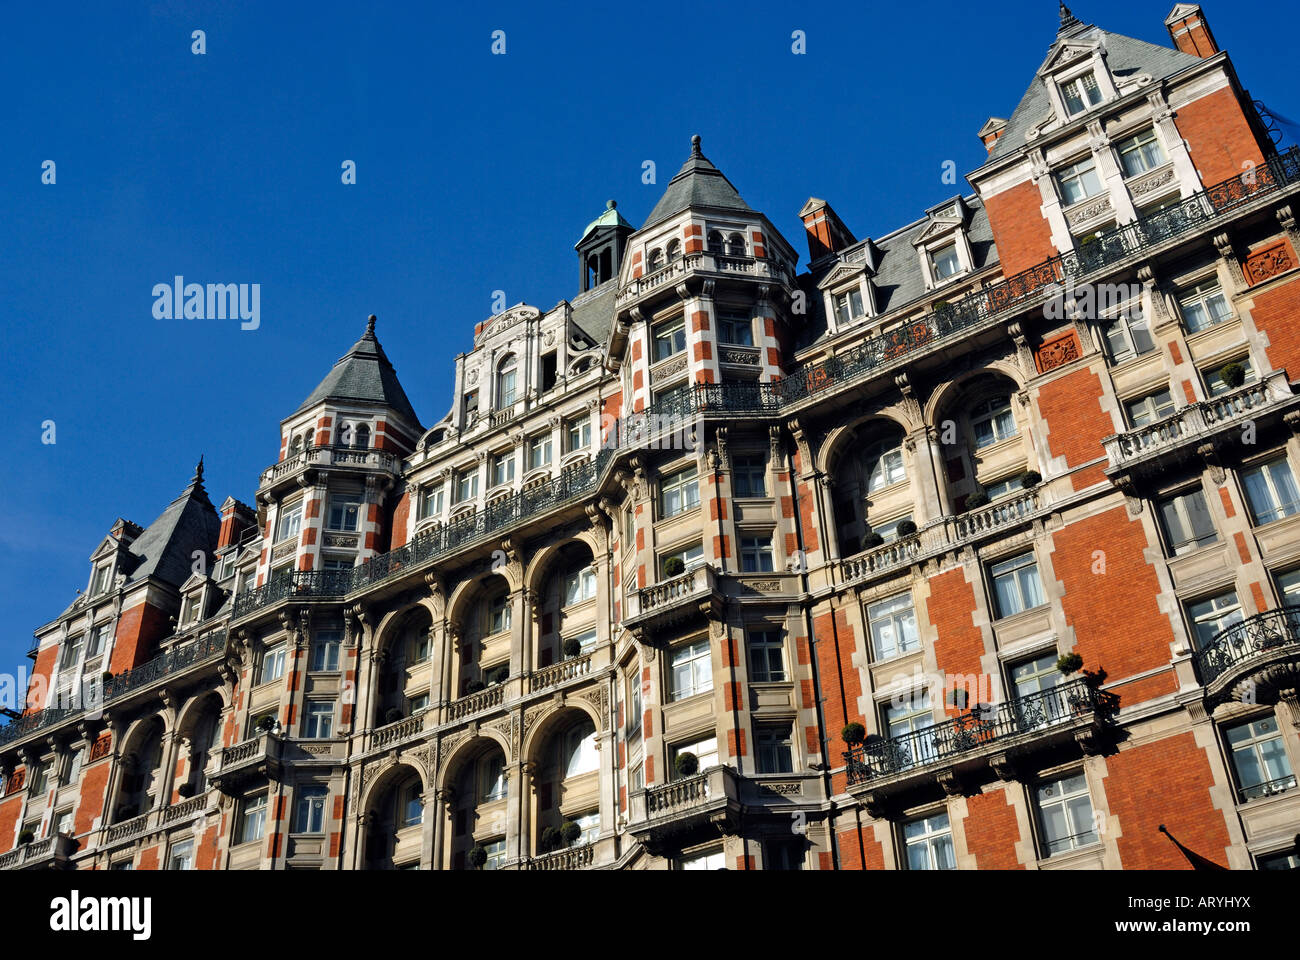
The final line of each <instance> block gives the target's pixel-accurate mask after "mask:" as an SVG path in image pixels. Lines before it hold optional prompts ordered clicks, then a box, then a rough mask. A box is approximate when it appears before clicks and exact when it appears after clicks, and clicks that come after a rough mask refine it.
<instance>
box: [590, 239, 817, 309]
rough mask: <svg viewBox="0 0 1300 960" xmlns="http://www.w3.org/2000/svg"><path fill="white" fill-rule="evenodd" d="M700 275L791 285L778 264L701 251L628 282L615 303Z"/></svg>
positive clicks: (767, 259)
mask: <svg viewBox="0 0 1300 960" xmlns="http://www.w3.org/2000/svg"><path fill="white" fill-rule="evenodd" d="M695 274H700V275H704V276H708V277H737V276H739V277H748V278H753V279H760V280H769V281H772V280H774V281H776V282H777V283H793V282H794V278H793V277H792V276H791V274H790V271H789V270H787V269H786V268H785V267H784V266H783V265H782V264H781V263H780V262H779V261H777V260H774V259H771V258H764V259H759V258H757V257H747V256H731V255H728V254H723V253H717V252H710V251H704V252H701V253H688V254H686V255H685V256H682V257H677V258H675V259H673V260H671V261H669V262H668V263H667V264H665V265H664V266H662V267H660V268H658V269H657V270H654V271H652V272H650V273H647V274H646V275H645V276H643V277H639V278H637V279H636V280H630V281H628V282H627V283H626V284H624V285H623V287H622V289H620V290H619V292H618V298H617V300H616V301H615V302H616V303H617V305H618V306H619V307H622V306H623V305H625V304H628V303H631V302H633V301H634V300H638V299H640V298H641V297H643V296H645V295H646V294H649V293H651V292H653V291H655V290H658V289H660V288H663V287H665V285H667V287H668V288H669V289H671V288H672V287H674V286H676V285H677V284H678V283H680V282H681V280H682V279H683V278H685V277H687V276H691V275H695Z"/></svg>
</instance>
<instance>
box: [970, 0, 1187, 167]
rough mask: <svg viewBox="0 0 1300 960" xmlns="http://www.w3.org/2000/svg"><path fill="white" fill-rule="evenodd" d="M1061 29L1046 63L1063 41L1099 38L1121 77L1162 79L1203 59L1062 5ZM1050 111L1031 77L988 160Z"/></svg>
mask: <svg viewBox="0 0 1300 960" xmlns="http://www.w3.org/2000/svg"><path fill="white" fill-rule="evenodd" d="M1062 10H1063V12H1062V15H1061V18H1062V23H1061V30H1060V32H1059V33H1058V34H1057V36H1056V40H1055V41H1054V42H1053V44H1052V47H1051V49H1050V51H1049V53H1048V57H1047V60H1045V61H1044V64H1046V63H1047V62H1048V61H1050V60H1051V57H1052V54H1054V53H1055V52H1056V50H1057V48H1058V47H1059V46H1060V45H1062V44H1065V43H1076V44H1077V43H1080V42H1095V41H1100V42H1101V44H1102V45H1103V46H1104V47H1105V49H1106V63H1107V65H1108V66H1109V67H1110V72H1111V73H1112V74H1114V75H1115V76H1116V77H1117V78H1119V79H1123V78H1125V77H1128V76H1133V75H1136V74H1142V73H1147V74H1150V75H1151V77H1152V79H1153V80H1162V79H1164V78H1165V77H1170V76H1173V75H1174V74H1176V73H1180V72H1181V71H1183V70H1185V69H1187V68H1188V67H1191V66H1195V65H1196V64H1198V63H1201V62H1203V61H1202V60H1201V58H1200V57H1194V56H1192V55H1191V54H1189V53H1183V52H1182V51H1181V50H1175V49H1173V48H1172V47H1162V46H1158V45H1157V44H1154V43H1147V42H1146V41H1145V40H1135V39H1134V38H1133V37H1126V36H1124V35H1123V34H1119V33H1111V32H1110V31H1108V30H1102V29H1100V28H1099V27H1095V26H1091V25H1087V24H1082V23H1080V22H1079V21H1078V20H1076V19H1075V18H1074V16H1073V15H1072V14H1071V13H1070V12H1069V10H1068V8H1065V7H1064V5H1062ZM1051 111H1052V102H1051V99H1050V98H1049V97H1048V95H1047V87H1046V86H1045V85H1044V83H1043V80H1042V78H1041V77H1034V80H1033V82H1032V83H1031V84H1030V85H1029V89H1028V90H1026V91H1025V95H1024V96H1023V97H1022V98H1021V99H1020V105H1019V106H1017V107H1016V110H1015V112H1014V113H1013V114H1011V119H1010V120H1008V121H1007V125H1006V131H1005V132H1004V133H1003V134H1002V136H1001V137H999V138H998V140H997V142H996V143H995V144H994V145H993V150H992V151H991V152H990V153H989V157H988V159H989V161H993V160H998V159H1000V158H1002V157H1005V156H1008V155H1009V154H1012V153H1014V152H1015V151H1017V150H1019V149H1020V148H1021V147H1023V146H1024V145H1025V142H1026V141H1025V134H1026V133H1027V132H1028V131H1029V129H1030V128H1031V127H1033V126H1036V125H1037V124H1040V123H1042V122H1043V121H1044V120H1045V119H1047V118H1048V116H1049V115H1050V114H1051Z"/></svg>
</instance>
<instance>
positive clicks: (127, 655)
mask: <svg viewBox="0 0 1300 960" xmlns="http://www.w3.org/2000/svg"><path fill="white" fill-rule="evenodd" d="M170 632H171V624H170V623H169V622H168V615H167V613H166V612H165V611H163V610H160V609H158V608H157V607H155V606H154V605H153V604H151V603H140V604H137V605H136V606H134V607H132V608H131V609H130V610H124V611H123V612H122V616H121V617H119V618H118V621H117V639H116V640H115V641H114V643H113V660H112V663H110V664H109V665H108V669H109V670H110V671H112V672H113V674H115V675H116V674H118V673H121V672H122V671H123V670H129V669H131V668H132V667H134V666H138V665H139V664H141V663H143V662H144V661H146V660H148V659H149V658H150V657H151V656H153V654H154V652H155V650H156V649H157V646H158V641H159V640H162V639H164V638H166V636H167V635H168V633H170Z"/></svg>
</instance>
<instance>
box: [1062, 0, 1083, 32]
mask: <svg viewBox="0 0 1300 960" xmlns="http://www.w3.org/2000/svg"><path fill="white" fill-rule="evenodd" d="M1078 25H1079V20H1078V18H1077V17H1076V16H1075V15H1074V14H1073V13H1071V12H1070V8H1069V7H1067V6H1066V5H1065V3H1064V2H1062V3H1061V31H1060V32H1064V31H1066V30H1069V29H1070V28H1071V27H1077V26H1078Z"/></svg>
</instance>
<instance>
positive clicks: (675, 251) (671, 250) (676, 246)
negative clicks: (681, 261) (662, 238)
mask: <svg viewBox="0 0 1300 960" xmlns="http://www.w3.org/2000/svg"><path fill="white" fill-rule="evenodd" d="M681 255H682V242H681V241H680V240H669V241H668V262H669V263H672V262H673V261H674V260H676V259H677V258H678V257H680V256H681Z"/></svg>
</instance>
